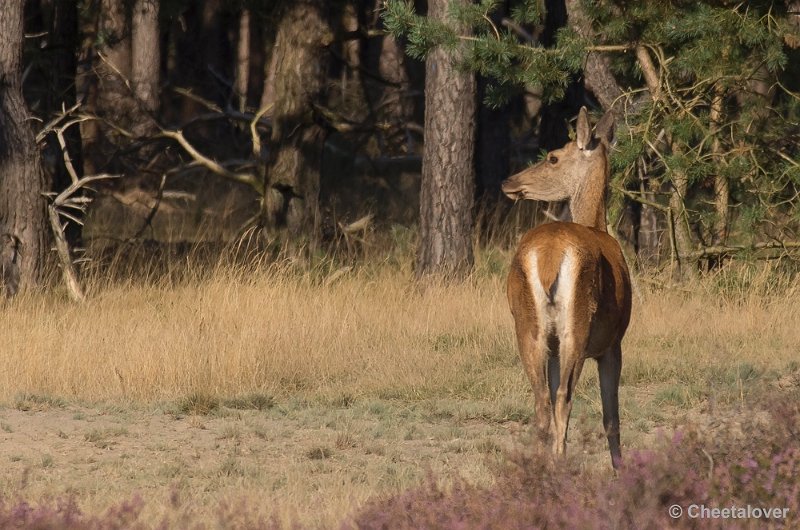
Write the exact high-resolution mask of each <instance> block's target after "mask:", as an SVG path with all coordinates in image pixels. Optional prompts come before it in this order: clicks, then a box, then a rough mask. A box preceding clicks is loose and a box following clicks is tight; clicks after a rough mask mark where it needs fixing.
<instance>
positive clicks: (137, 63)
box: [131, 0, 161, 125]
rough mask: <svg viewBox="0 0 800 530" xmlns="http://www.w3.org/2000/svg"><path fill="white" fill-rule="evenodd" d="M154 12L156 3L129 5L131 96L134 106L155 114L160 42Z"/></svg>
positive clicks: (140, 0)
mask: <svg viewBox="0 0 800 530" xmlns="http://www.w3.org/2000/svg"><path fill="white" fill-rule="evenodd" d="M158 9H159V0H136V2H135V3H134V5H133V17H132V19H133V20H132V28H131V35H132V39H131V41H132V42H131V51H132V56H133V60H132V64H131V77H132V85H133V93H134V95H135V96H136V99H137V103H138V104H139V105H141V107H142V109H143V110H145V111H147V112H149V113H155V112H156V111H158V106H159V105H158V104H159V72H160V67H161V39H160V34H159V30H158ZM137 121H138V120H137ZM146 121H149V120H146ZM137 125H138V124H137Z"/></svg>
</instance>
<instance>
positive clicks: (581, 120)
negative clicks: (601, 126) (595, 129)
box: [575, 107, 592, 150]
mask: <svg viewBox="0 0 800 530" xmlns="http://www.w3.org/2000/svg"><path fill="white" fill-rule="evenodd" d="M591 141H592V129H591V127H589V115H588V113H587V112H586V107H581V110H580V112H578V123H577V125H576V127H575V142H576V143H577V144H578V149H580V150H584V149H586V148H587V147H588V146H589V143H590V142H591Z"/></svg>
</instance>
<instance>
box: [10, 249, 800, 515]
mask: <svg viewBox="0 0 800 530" xmlns="http://www.w3.org/2000/svg"><path fill="white" fill-rule="evenodd" d="M508 257H509V256H508V255H507V254H505V253H503V252H493V253H488V252H485V253H483V254H482V255H481V257H480V264H479V267H478V271H477V272H476V273H475V275H474V276H473V278H471V279H470V281H468V282H466V283H464V284H461V285H453V286H443V285H433V286H430V287H428V288H427V289H425V290H424V291H423V290H420V289H418V288H417V287H416V286H415V284H414V282H413V281H412V276H411V274H410V271H409V267H408V265H407V262H402V261H400V262H399V264H398V262H396V261H392V259H388V260H387V261H386V262H385V263H383V264H379V265H364V266H360V267H355V268H347V267H344V268H337V267H332V266H331V264H330V263H329V262H326V263H325V264H324V266H319V267H316V268H314V269H313V270H303V269H302V268H300V267H298V266H294V265H287V266H272V267H264V268H263V269H262V270H258V271H255V272H254V271H252V270H247V269H243V268H236V267H220V268H217V269H216V270H215V271H214V272H211V273H206V272H204V273H199V272H198V273H196V274H192V273H190V274H183V275H182V276H183V277H182V279H180V280H178V281H174V280H173V281H167V280H163V281H162V280H154V279H153V278H150V279H148V280H146V281H141V282H139V281H127V282H108V281H106V282H103V281H99V280H95V281H94V282H93V285H92V292H93V293H94V294H93V295H92V297H91V299H90V301H89V302H87V303H86V304H84V305H82V306H77V305H73V304H71V303H69V302H67V301H66V300H65V299H64V298H63V297H60V296H57V295H30V296H28V297H24V298H20V299H17V300H15V301H13V302H11V303H8V304H6V305H4V306H2V307H0V330H2V341H3V346H2V349H1V350H0V402H2V403H5V404H6V406H5V408H3V407H0V420H1V421H0V428H2V431H3V434H4V436H5V437H6V438H7V439H8V440H11V441H12V442H9V444H5V445H4V446H0V464H2V465H4V466H7V470H8V475H9V476H11V477H12V478H13V480H10V481H8V483H7V486H5V487H3V488H0V497H2V496H14V495H16V494H17V493H19V494H22V493H24V494H25V495H26V496H27V497H28V498H31V499H37V498H48V497H53V496H58V495H63V494H64V493H65V492H67V493H71V494H73V495H76V496H77V498H78V500H79V502H80V503H81V505H82V506H86V507H87V508H88V509H90V510H91V509H96V508H98V507H103V506H108V505H110V504H112V503H114V502H118V501H119V500H120V499H121V498H125V497H127V496H129V493H130V492H133V491H142V492H144V494H145V496H146V498H147V499H148V500H149V501H153V500H154V502H155V504H151V505H150V506H151V508H149V509H150V510H151V512H150V513H152V514H153V516H157V515H158V513H160V512H163V511H164V510H168V509H171V508H169V506H170V502H171V501H170V500H169V499H170V492H171V491H177V492H178V493H179V494H180V496H181V498H184V499H186V500H185V502H186V503H187V504H186V506H189V507H191V510H192V511H195V512H197V513H206V512H203V510H212V511H213V505H214V503H215V502H218V501H219V500H220V499H223V500H225V499H227V500H229V501H231V502H235V501H236V499H242V498H246V499H254V500H255V502H259V501H260V502H263V503H264V504H263V509H264V513H272V511H273V510H276V511H277V512H278V513H280V514H281V515H282V516H284V517H286V518H296V519H297V520H299V521H301V522H305V523H312V524H322V525H323V526H330V525H333V524H335V523H336V522H337V521H339V520H341V518H342V517H343V516H345V515H346V514H348V513H350V512H351V510H352V508H353V507H354V506H357V505H359V504H362V503H363V502H364V501H365V500H366V499H367V498H369V497H370V496H372V495H374V494H376V492H377V493H380V492H384V493H388V492H396V491H398V490H402V489H404V488H407V487H409V486H410V485H413V484H417V483H419V482H420V481H421V480H422V479H423V478H424V476H425V474H426V472H427V471H428V470H433V471H435V472H437V474H439V475H441V476H443V477H447V476H453V475H454V474H461V475H464V476H466V477H468V478H469V480H471V481H478V482H480V481H483V482H491V481H492V461H493V459H496V458H497V457H498V451H500V450H501V449H502V448H503V447H507V446H508V445H509V444H514V443H518V442H520V441H525V440H527V438H525V436H526V435H525V432H526V431H527V427H525V426H524V425H522V424H524V423H526V422H527V421H528V419H529V417H530V413H531V411H532V406H531V405H532V403H531V397H530V390H529V386H528V383H527V381H526V380H525V378H524V376H523V373H522V369H521V365H520V363H519V361H518V358H517V353H516V344H515V339H514V336H513V330H512V320H511V316H510V314H509V312H508V308H507V304H506V300H505V294H504V291H505V289H504V277H505V274H504V271H503V264H504V263H507V261H508ZM769 267H770V266H766V267H761V268H759V267H749V268H743V269H741V270H736V271H731V272H726V273H722V274H718V275H716V276H714V277H709V278H706V279H704V280H702V281H700V282H698V283H696V284H694V285H691V286H689V287H688V288H687V287H683V288H680V289H677V288H676V289H661V288H658V289H656V288H654V287H653V283H652V282H651V281H649V280H648V281H647V282H645V281H641V282H639V283H638V284H639V287H640V289H639V290H640V295H639V296H638V297H637V298H636V299H635V300H634V312H633V321H632V323H631V327H630V330H629V333H628V335H627V337H626V341H625V345H624V367H623V381H622V385H623V387H622V389H621V396H622V408H623V411H622V413H623V430H624V431H623V445H624V446H625V447H626V449H630V448H631V447H643V446H647V445H648V444H649V443H651V441H652V436H653V432H654V431H655V430H656V429H657V428H659V427H667V428H670V427H672V426H675V425H678V424H681V423H682V422H685V421H689V420H690V419H691V421H696V420H697V414H699V413H701V412H702V413H705V412H704V411H705V409H703V407H704V406H705V405H707V404H708V403H710V402H715V403H723V404H726V405H727V406H729V407H732V408H737V407H741V405H744V408H745V409H746V406H747V405H746V402H747V401H748V399H749V397H750V393H751V392H756V391H763V389H765V388H772V386H771V385H772V384H775V385H778V384H779V383H781V381H782V380H783V377H784V375H785V374H787V373H791V374H794V376H793V377H795V379H793V380H792V381H790V382H789V384H790V385H797V384H800V382H799V381H800V378H799V377H796V375H797V373H798V369H797V364H796V356H797V351H798V350H800V302H798V301H797V296H796V295H797V287H796V286H795V285H794V283H793V282H792V277H791V275H788V274H784V273H779V272H777V271H775V270H772V269H770V268H769ZM145 276H146V275H145ZM759 389H760V390H759ZM698 411H700V412H698ZM692 414H694V416H692ZM599 416H600V404H599V396H598V391H597V381H596V374H595V370H594V369H593V367H592V366H591V364H590V365H589V366H587V370H585V371H584V375H583V376H582V380H581V383H580V386H579V389H578V395H577V403H576V410H575V414H574V418H575V420H574V422H573V426H572V427H571V429H572V431H571V432H572V433H573V434H571V436H570V447H571V449H570V451H571V453H572V454H580V455H582V456H581V457H580V458H582V459H584V460H585V461H586V462H587V465H588V466H590V467H591V466H594V468H595V469H601V468H602V469H605V468H606V467H608V466H607V464H608V463H607V455H606V448H605V441H604V440H603V436H602V432H601V426H600V421H599ZM14 440H16V441H14ZM151 462H155V464H150V463H151ZM98 473H100V474H102V475H103V476H104V477H105V482H104V483H105V484H106V485H107V487H105V488H103V489H97V488H96V486H93V484H95V483H96V481H95V479H93V478H92V477H94V476H96V475H97V474H98ZM187 509H188V508H187Z"/></svg>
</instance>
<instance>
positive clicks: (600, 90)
mask: <svg viewBox="0 0 800 530" xmlns="http://www.w3.org/2000/svg"><path fill="white" fill-rule="evenodd" d="M566 6H567V13H568V17H569V25H570V27H571V28H572V30H573V31H575V32H576V33H578V34H579V35H580V36H581V37H584V38H589V39H591V38H592V37H593V33H592V26H591V23H590V22H589V19H588V17H587V16H586V14H585V13H584V12H583V8H582V7H581V0H567V1H566ZM583 79H584V86H585V87H586V90H588V91H590V92H591V93H592V94H594V96H595V97H596V98H597V101H599V102H600V105H602V106H603V109H604V110H606V111H609V110H610V111H612V112H613V113H614V118H615V120H616V119H619V118H620V117H622V113H623V108H622V105H619V104H617V103H618V102H619V101H620V96H621V95H622V89H621V88H620V86H619V84H617V80H616V79H615V78H614V74H612V73H611V68H610V62H609V58H608V55H607V54H605V53H598V52H590V53H589V55H588V56H587V57H586V64H585V65H584V67H583Z"/></svg>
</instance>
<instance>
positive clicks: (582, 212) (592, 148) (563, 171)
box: [502, 107, 614, 226]
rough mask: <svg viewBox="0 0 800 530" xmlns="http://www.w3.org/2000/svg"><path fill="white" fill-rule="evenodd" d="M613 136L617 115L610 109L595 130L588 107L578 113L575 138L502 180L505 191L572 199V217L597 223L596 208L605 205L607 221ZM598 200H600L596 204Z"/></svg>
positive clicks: (546, 198) (520, 196)
mask: <svg viewBox="0 0 800 530" xmlns="http://www.w3.org/2000/svg"><path fill="white" fill-rule="evenodd" d="M613 138H614V117H613V115H612V114H611V113H610V112H607V113H606V114H605V115H604V116H603V117H602V118H601V119H600V121H599V122H598V123H597V127H595V130H594V132H593V131H592V128H591V127H590V125H589V116H588V113H587V112H586V107H582V108H581V110H580V112H579V113H578V122H577V125H576V128H575V141H573V142H570V143H568V144H567V145H565V146H564V147H562V148H561V149H556V150H555V151H551V152H550V153H548V154H547V157H546V158H545V159H544V160H542V161H541V162H539V163H537V164H535V165H533V166H531V167H529V168H527V169H525V170H523V171H520V172H519V173H517V174H516V175H512V176H510V177H509V178H507V179H506V180H505V181H503V184H502V190H503V193H505V194H506V196H507V197H508V198H510V199H514V200H516V199H532V200H539V201H562V200H565V199H568V200H569V201H570V210H571V212H572V219H573V220H574V221H575V222H578V223H581V224H586V225H589V226H594V225H595V224H596V221H597V220H598V215H599V214H598V212H597V211H596V210H597V208H600V207H602V210H603V211H602V222H601V223H600V224H601V225H603V226H604V225H605V205H604V202H603V201H604V197H605V188H606V186H607V184H608V158H607V153H608V149H609V145H610V144H611V142H612V140H613ZM598 201H599V202H600V204H597V203H598Z"/></svg>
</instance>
